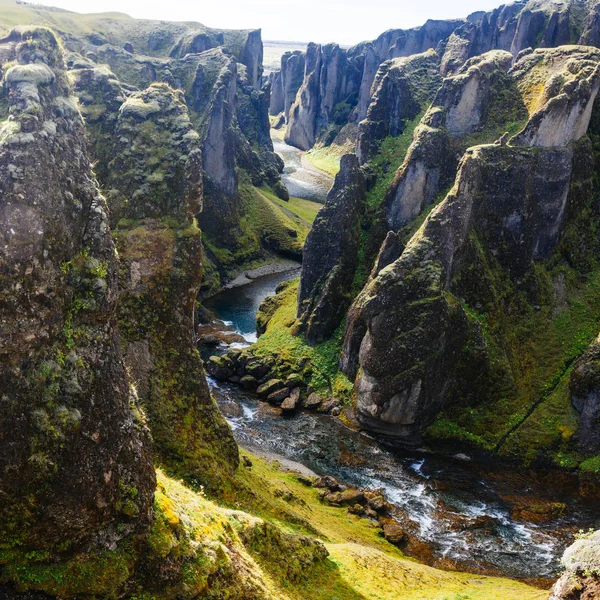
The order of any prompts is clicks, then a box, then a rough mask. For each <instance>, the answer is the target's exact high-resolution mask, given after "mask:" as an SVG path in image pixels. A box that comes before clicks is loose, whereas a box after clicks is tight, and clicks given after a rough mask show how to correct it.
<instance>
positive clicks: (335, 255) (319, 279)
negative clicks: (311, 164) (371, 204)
mask: <svg viewBox="0 0 600 600" xmlns="http://www.w3.org/2000/svg"><path fill="white" fill-rule="evenodd" d="M364 199H365V181H364V177H363V174H362V172H361V170H360V167H359V165H358V159H357V157H356V156H355V155H353V154H347V155H345V156H343V157H342V160H341V164H340V172H339V173H338V175H337V177H336V179H335V183H334V184H333V187H332V188H331V191H330V192H329V195H328V196H327V202H326V203H325V206H324V207H323V208H322V209H321V210H320V211H319V213H318V215H317V218H316V219H315V223H314V225H313V228H312V230H311V231H310V233H309V234H308V237H307V239H306V244H305V246H304V254H303V259H302V275H301V278H300V290H299V293H298V319H299V321H300V325H299V327H298V331H299V332H302V333H304V334H305V336H306V340H307V342H308V343H309V344H315V343H318V342H321V341H323V340H326V339H328V338H329V337H330V336H331V334H332V333H333V332H334V330H335V329H336V327H337V326H338V325H339V324H340V322H341V319H342V317H343V314H344V312H345V310H346V308H347V306H348V305H347V302H348V301H347V290H348V289H349V288H350V287H351V285H352V280H353V279H354V272H355V270H356V268H357V267H358V263H359V257H358V251H359V245H360V222H359V218H360V214H361V213H362V211H363V208H364V207H363V203H364Z"/></svg>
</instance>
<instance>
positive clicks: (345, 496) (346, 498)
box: [325, 488, 365, 506]
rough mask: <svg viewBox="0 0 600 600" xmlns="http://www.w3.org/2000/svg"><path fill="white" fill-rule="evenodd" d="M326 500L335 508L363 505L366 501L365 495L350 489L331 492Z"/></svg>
mask: <svg viewBox="0 0 600 600" xmlns="http://www.w3.org/2000/svg"><path fill="white" fill-rule="evenodd" d="M325 500H327V502H329V504H332V505H333V506H344V505H346V506H347V505H352V506H354V505H355V504H362V503H364V501H365V494H364V492H361V491H360V490H355V489H353V488H349V489H347V490H343V491H341V492H331V493H329V494H327V495H326V496H325Z"/></svg>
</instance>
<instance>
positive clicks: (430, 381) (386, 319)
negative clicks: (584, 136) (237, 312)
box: [343, 146, 572, 439]
mask: <svg viewBox="0 0 600 600" xmlns="http://www.w3.org/2000/svg"><path fill="white" fill-rule="evenodd" d="M571 161H572V152H571V151H570V150H568V149H563V148H561V149H548V150H540V149H533V148H530V149H521V150H517V149H513V148H508V147H501V146H479V147H476V148H474V149H472V150H470V151H469V152H467V154H466V155H465V157H464V158H463V161H462V166H461V169H460V172H459V174H458V176H457V182H456V185H455V187H454V189H453V190H452V191H451V192H450V194H449V195H448V196H447V198H446V199H445V200H444V202H442V204H441V205H440V206H439V207H438V208H437V209H436V210H434V212H433V213H432V214H431V216H430V217H429V218H428V219H427V220H426V222H425V224H424V225H423V227H422V228H421V230H419V232H418V233H417V234H416V235H415V236H414V237H413V238H412V240H411V241H410V242H409V244H408V245H407V247H406V249H405V250H404V252H403V253H402V255H401V257H400V258H399V259H398V260H396V261H395V262H394V263H392V264H391V265H389V266H387V267H385V268H384V269H382V270H381V271H380V272H379V274H378V275H377V277H375V279H374V280H372V282H371V283H370V284H368V285H367V287H366V288H365V289H364V290H363V291H362V292H361V294H360V295H359V297H358V298H357V300H356V301H355V303H354V305H353V307H352V309H351V311H350V313H349V315H351V318H350V319H349V320H348V324H347V327H346V332H345V341H344V357H343V365H344V367H345V369H346V372H347V373H348V374H349V375H352V376H354V375H355V374H356V368H357V367H359V374H358V377H357V380H356V392H357V409H358V415H359V419H360V421H361V423H362V424H363V425H365V426H366V427H367V428H368V429H370V430H373V431H377V432H379V433H383V434H387V435H393V436H398V437H402V438H406V439H411V438H413V437H415V436H418V433H419V431H420V430H422V429H423V428H424V427H425V426H426V425H428V424H429V423H430V422H431V421H432V420H433V419H434V418H435V416H436V415H437V413H438V412H439V410H440V409H441V407H442V406H443V404H444V401H445V400H446V397H447V395H448V393H449V391H450V390H451V388H452V387H453V386H454V384H455V382H454V378H455V377H456V370H457V367H458V361H459V360H460V357H461V354H462V353H463V352H464V351H465V348H466V347H467V345H468V344H469V343H470V344H472V345H475V346H481V344H482V338H481V333H480V331H479V330H478V327H477V324H476V323H473V322H470V321H469V319H468V315H467V314H466V313H465V312H464V310H463V309H462V307H461V305H460V303H459V302H457V301H456V300H455V299H454V298H455V297H460V296H461V294H462V293H463V292H462V291H461V289H460V283H454V282H455V281H456V278H457V277H458V273H459V272H460V270H461V269H463V268H465V264H464V262H465V261H466V260H468V258H467V257H468V255H469V252H468V246H469V240H470V239H472V237H473V236H481V237H480V238H479V239H484V240H485V242H484V244H485V247H486V249H487V250H488V251H489V252H490V253H491V254H492V255H493V256H495V257H496V259H497V260H498V262H499V264H500V266H501V268H503V269H505V270H506V271H507V272H508V273H509V274H510V276H511V277H513V278H514V279H519V278H522V277H523V276H524V274H525V273H526V272H527V271H528V270H529V269H530V268H531V266H532V261H534V260H537V259H541V258H544V257H547V256H548V255H549V253H550V252H551V251H552V249H553V248H555V246H556V243H557V239H558V232H559V230H560V227H561V225H562V217H563V215H564V208H565V203H566V200H567V195H568V191H569V183H570V176H571ZM525 198H527V202H525ZM526 207H528V208H526ZM508 217H510V218H508ZM388 307H389V308H388ZM390 332H396V333H395V334H394V335H392V336H390ZM480 356H482V357H483V360H484V363H485V361H486V360H487V359H486V358H485V352H483V353H480ZM357 359H358V360H357ZM398 365H401V368H400V369H399V368H398ZM486 368H487V367H485V366H483V365H482V367H481V369H482V371H485V369H486Z"/></svg>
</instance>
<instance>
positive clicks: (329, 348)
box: [252, 280, 352, 401]
mask: <svg viewBox="0 0 600 600" xmlns="http://www.w3.org/2000/svg"><path fill="white" fill-rule="evenodd" d="M298 285H299V281H298V280H295V281H294V282H292V283H291V284H290V285H289V286H288V287H287V288H286V289H285V290H284V291H283V292H281V294H280V296H279V299H280V305H279V308H278V309H277V310H276V312H275V314H274V315H273V317H272V318H271V320H270V321H269V324H268V326H267V331H266V333H264V334H263V335H262V336H261V337H260V338H259V339H258V342H257V343H256V344H254V346H252V353H253V354H254V355H256V356H268V357H272V358H274V359H275V360H276V365H275V369H276V370H278V371H279V372H280V373H281V375H285V374H287V373H289V372H292V371H294V372H298V368H297V365H298V364H300V363H302V362H306V366H305V367H303V368H302V369H300V370H301V371H302V377H303V379H304V381H305V382H306V383H307V385H310V386H312V388H313V389H314V390H316V391H317V392H319V393H320V394H322V395H323V396H329V395H330V393H331V392H332V393H333V396H334V397H335V398H338V399H339V400H342V401H349V400H350V396H351V394H352V383H351V382H350V381H349V379H348V378H347V377H346V376H345V375H344V374H343V373H341V372H340V371H339V369H338V359H339V355H340V351H341V347H342V334H343V324H342V325H340V327H339V328H338V329H337V330H336V331H335V333H334V334H333V336H332V337H331V338H330V339H329V340H327V341H326V342H323V343H322V344H318V345H317V346H309V345H308V344H306V342H305V340H304V336H302V335H298V336H295V335H293V328H294V325H295V324H296V302H297V296H298Z"/></svg>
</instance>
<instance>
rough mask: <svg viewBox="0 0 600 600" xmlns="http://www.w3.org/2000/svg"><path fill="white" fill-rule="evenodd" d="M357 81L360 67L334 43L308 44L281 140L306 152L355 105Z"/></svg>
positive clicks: (345, 118) (341, 122)
mask: <svg viewBox="0 0 600 600" xmlns="http://www.w3.org/2000/svg"><path fill="white" fill-rule="evenodd" d="M360 78H361V70H360V64H359V63H357V61H356V60H355V59H354V58H353V57H352V56H350V55H348V54H347V53H346V52H345V51H344V50H342V49H341V48H340V47H339V46H338V45H337V44H328V45H326V46H321V45H318V44H312V43H311V44H309V45H308V48H307V49H306V56H305V67H304V81H303V83H302V85H301V87H300V89H299V90H298V94H297V96H296V101H295V102H294V104H293V105H292V106H291V107H290V109H289V115H288V119H289V122H288V126H287V129H286V134H285V141H286V142H287V143H288V144H291V145H292V146H296V147H298V148H300V149H301V150H308V149H309V148H311V147H312V146H313V145H314V143H315V142H316V141H317V137H318V136H319V135H321V133H322V132H323V131H324V130H325V129H326V128H327V127H328V126H329V125H330V124H332V123H336V124H338V125H339V124H343V121H344V120H347V118H348V115H349V110H350V109H351V108H353V107H354V106H355V105H356V101H357V93H356V92H357V90H358V87H359V86H360Z"/></svg>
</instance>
